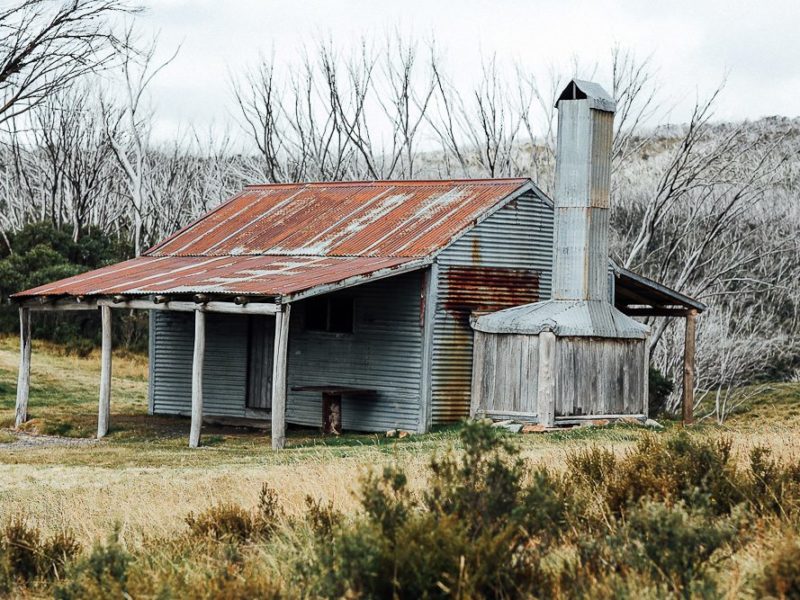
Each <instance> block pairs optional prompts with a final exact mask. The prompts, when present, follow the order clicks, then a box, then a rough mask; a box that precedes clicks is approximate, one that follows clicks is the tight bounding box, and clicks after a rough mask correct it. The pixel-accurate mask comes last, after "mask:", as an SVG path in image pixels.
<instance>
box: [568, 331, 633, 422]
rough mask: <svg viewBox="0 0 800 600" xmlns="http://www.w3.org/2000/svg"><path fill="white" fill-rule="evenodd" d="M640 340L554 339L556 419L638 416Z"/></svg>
mask: <svg viewBox="0 0 800 600" xmlns="http://www.w3.org/2000/svg"><path fill="white" fill-rule="evenodd" d="M645 352H646V349H645V343H644V342H643V341H642V340H612V339H597V338H558V340H557V342H556V389H557V391H556V399H557V400H556V416H578V415H617V414H626V415H630V414H642V413H644V412H645V398H644V397H643V396H644V395H643V390H644V389H645V387H644V378H646V377H647V373H646V372H644V365H645V361H644V353H645Z"/></svg>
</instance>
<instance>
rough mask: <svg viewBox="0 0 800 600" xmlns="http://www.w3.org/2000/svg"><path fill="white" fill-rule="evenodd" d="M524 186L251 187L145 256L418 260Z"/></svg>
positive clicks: (517, 182)
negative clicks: (359, 257)
mask: <svg viewBox="0 0 800 600" xmlns="http://www.w3.org/2000/svg"><path fill="white" fill-rule="evenodd" d="M528 183H529V180H527V179H488V180H453V181H370V182H344V183H304V184H287V185H284V184H275V185H265V186H252V187H248V188H247V189H245V190H244V191H243V192H242V193H240V194H239V195H238V196H236V197H234V198H233V199H231V200H230V201H228V202H227V203H225V204H223V205H222V206H220V207H218V208H217V209H216V210H214V211H212V212H210V213H208V214H207V215H206V216H205V217H204V218H201V219H199V220H198V221H196V222H195V223H193V224H192V225H190V226H189V227H186V228H184V229H183V230H181V231H179V232H178V233H176V234H175V235H173V236H172V237H170V238H168V239H167V240H165V241H164V242H162V243H161V244H159V245H157V246H155V247H154V248H152V249H151V250H149V251H148V252H147V253H146V254H147V255H150V256H223V255H236V256H240V255H258V254H273V255H286V256H362V257H367V256H369V257H423V256H428V255H430V254H431V253H433V252H435V251H437V250H439V249H441V248H443V247H444V246H446V245H447V244H448V243H449V242H450V241H451V240H452V239H453V238H454V237H456V236H457V235H458V234H459V233H461V232H462V231H463V230H464V229H466V228H468V227H469V226H470V225H471V224H472V223H474V222H475V221H476V220H478V219H479V218H481V217H482V216H483V215H484V214H486V213H487V212H488V211H489V210H491V209H492V208H493V207H494V206H496V205H497V204H498V203H499V202H500V201H501V200H503V199H504V198H506V197H507V196H509V195H510V194H513V193H514V192H516V191H517V190H519V189H520V188H521V187H522V186H524V185H526V184H528Z"/></svg>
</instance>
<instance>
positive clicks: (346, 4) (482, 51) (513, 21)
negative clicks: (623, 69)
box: [139, 0, 800, 138]
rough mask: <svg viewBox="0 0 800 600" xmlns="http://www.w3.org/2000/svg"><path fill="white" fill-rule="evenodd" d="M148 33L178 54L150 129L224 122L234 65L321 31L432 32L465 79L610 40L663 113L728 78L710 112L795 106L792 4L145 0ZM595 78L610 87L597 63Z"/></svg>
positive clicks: (798, 94) (584, 56) (281, 54)
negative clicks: (643, 60)
mask: <svg viewBox="0 0 800 600" xmlns="http://www.w3.org/2000/svg"><path fill="white" fill-rule="evenodd" d="M145 4H146V6H147V7H148V10H147V12H146V13H145V14H144V15H143V16H141V17H140V19H139V20H140V21H141V25H142V29H143V30H144V31H151V30H152V31H158V32H160V38H159V49H160V54H161V55H163V56H166V55H168V54H169V53H171V52H172V51H174V49H175V48H176V47H177V46H178V45H180V46H181V49H180V52H179V54H178V57H177V58H176V59H175V61H174V62H173V63H171V64H170V65H169V66H168V67H167V68H166V69H165V70H164V71H163V72H162V73H161V74H160V75H159V77H158V79H157V80H156V81H155V82H154V85H153V87H152V100H153V103H154V106H155V110H156V118H157V127H156V135H157V137H159V138H165V137H170V136H172V135H174V134H175V132H176V131H177V130H180V129H186V128H187V127H189V126H192V127H195V128H197V129H199V130H201V131H203V130H207V129H208V128H209V127H210V126H212V125H213V126H216V127H220V126H222V127H224V126H226V125H228V124H230V123H231V115H232V98H231V93H230V75H229V73H234V74H235V73H237V72H242V71H243V70H244V68H245V67H246V66H248V65H251V64H252V63H254V62H255V61H256V60H257V59H258V56H259V53H261V54H267V55H269V54H270V53H271V52H272V51H273V50H274V52H275V55H276V56H277V57H278V58H279V59H286V60H294V59H296V58H297V56H298V54H299V52H300V50H301V49H302V47H303V45H306V46H313V45H314V43H315V40H316V39H318V38H319V37H320V36H321V37H326V36H329V37H331V38H332V39H333V41H334V43H335V44H337V45H341V46H347V44H348V43H351V42H352V40H355V39H358V38H359V37H361V36H364V35H366V36H369V37H372V38H374V39H380V37H381V35H382V34H384V33H385V32H387V31H392V30H394V29H399V30H400V31H402V32H404V34H406V35H408V36H410V37H415V38H418V39H420V40H423V41H424V40H426V39H428V38H429V37H431V35H434V36H435V37H436V40H437V45H438V46H439V48H440V50H441V51H442V52H443V54H444V56H445V59H446V63H447V65H448V70H449V72H450V73H452V74H453V76H454V78H455V79H456V80H457V81H462V82H469V81H470V80H471V79H472V78H474V77H476V76H477V74H478V71H479V70H480V59H481V55H483V56H487V55H491V54H493V53H494V54H496V55H497V58H498V60H499V61H502V62H504V63H507V64H512V63H513V62H515V61H516V62H518V63H520V64H521V65H523V66H524V67H525V68H526V69H529V70H530V71H531V72H533V73H534V74H536V75H537V76H538V77H540V78H546V77H547V74H548V72H549V71H550V69H551V68H553V67H555V68H556V69H560V70H561V71H564V72H569V65H570V64H571V63H572V61H573V60H574V59H576V58H577V59H578V61H579V62H580V64H587V65H588V64H593V63H595V62H598V63H600V64H601V65H602V64H608V62H609V61H608V56H609V53H610V48H611V47H612V46H613V45H614V44H619V45H620V46H622V47H623V48H628V49H630V50H632V51H634V52H635V54H636V55H637V56H638V57H647V56H651V61H652V64H653V66H654V67H656V69H657V77H658V80H659V82H660V83H661V87H662V90H663V93H662V97H663V99H664V100H665V101H666V103H667V105H669V106H673V107H674V108H673V110H672V112H671V115H670V120H671V121H682V120H685V119H686V116H687V112H688V110H689V108H690V106H691V104H692V103H693V101H694V99H695V98H696V96H697V95H698V94H700V95H701V96H702V95H704V94H706V93H708V92H710V91H711V90H713V88H715V87H716V86H717V85H718V84H719V83H720V82H721V81H722V79H723V78H724V77H726V76H727V85H726V88H725V91H724V93H723V96H722V98H721V99H720V101H719V104H718V108H717V112H716V118H717V119H718V120H733V119H744V118H748V119H756V118H759V117H762V116H767V115H784V116H790V117H796V116H798V115H800V36H798V33H797V30H798V26H800V1H799V0H661V1H659V2H653V1H650V0H616V1H609V2H600V1H597V0H595V1H583V2H581V1H579V0H549V1H547V2H543V1H539V0H528V1H524V0H496V1H494V2H491V1H480V0H458V1H448V2H445V1H442V0H400V1H397V0H393V1H391V2H390V1H386V0H350V1H345V0H150V1H149V2H145ZM597 78H598V81H599V82H600V83H602V84H603V85H605V86H607V87H610V85H609V82H608V81H606V80H605V79H604V74H603V73H602V72H600V73H598V77H597Z"/></svg>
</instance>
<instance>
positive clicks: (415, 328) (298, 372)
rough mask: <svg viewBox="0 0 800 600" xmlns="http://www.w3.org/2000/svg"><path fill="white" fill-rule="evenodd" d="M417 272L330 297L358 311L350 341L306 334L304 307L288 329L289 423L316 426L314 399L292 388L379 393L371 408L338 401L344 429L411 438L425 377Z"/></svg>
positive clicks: (317, 401) (318, 412) (297, 308)
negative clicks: (396, 432)
mask: <svg viewBox="0 0 800 600" xmlns="http://www.w3.org/2000/svg"><path fill="white" fill-rule="evenodd" d="M422 284H423V276H422V272H421V271H417V272H414V273H409V274H406V275H399V276H397V277H390V278H388V279H383V280H380V281H375V282H372V283H366V284H362V285H360V286H358V287H354V288H350V289H349V290H343V291H341V292H335V293H336V294H339V295H350V296H352V297H353V298H354V303H355V321H354V333H353V334H352V335H351V334H331V333H320V332H314V331H306V330H305V326H304V319H305V304H306V303H305V302H304V301H302V300H300V301H298V302H296V303H295V304H294V305H293V308H292V321H291V324H290V326H289V374H288V378H289V393H288V400H287V405H286V415H287V417H286V418H287V420H288V421H289V422H291V423H298V424H302V425H310V426H320V425H321V421H322V406H321V403H322V400H321V396H320V394H319V393H312V392H297V391H293V390H292V389H291V388H292V387H293V386H301V385H302V386H305V385H327V384H331V385H347V386H355V387H363V388H369V389H375V390H377V392H378V393H377V398H375V399H374V400H367V399H358V398H348V397H347V396H345V397H344V398H343V399H342V426H343V427H344V428H345V429H351V430H360V431H386V430H388V429H392V428H399V429H407V430H412V431H413V430H415V429H416V428H417V422H418V419H419V403H420V373H421V371H422V322H421V292H422Z"/></svg>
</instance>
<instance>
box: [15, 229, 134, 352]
mask: <svg viewBox="0 0 800 600" xmlns="http://www.w3.org/2000/svg"><path fill="white" fill-rule="evenodd" d="M82 233H83V234H82V235H81V236H80V237H79V238H78V240H77V241H76V240H74V239H73V238H72V237H71V236H70V235H69V233H67V232H65V231H62V230H60V229H58V228H57V227H56V226H55V225H54V224H53V223H51V222H47V221H45V222H36V223H29V224H28V225H25V226H24V227H23V228H22V229H20V230H19V231H16V232H11V233H9V234H8V235H7V238H6V244H5V245H0V332H2V333H16V332H18V331H19V316H18V313H17V307H16V306H15V305H13V304H10V303H9V296H10V295H11V294H13V293H15V292H19V291H22V290H25V289H29V288H32V287H36V286H39V285H43V284H45V283H49V282H51V281H55V280H57V279H62V278H64V277H71V276H72V275H77V274H79V273H83V272H85V271H88V270H90V269H96V268H98V267H103V266H105V265H108V264H111V263H114V262H118V261H120V260H125V259H126V258H130V256H131V254H132V248H131V247H130V246H129V245H128V244H126V243H125V242H123V241H121V240H120V238H118V237H116V236H112V235H109V234H107V233H103V232H102V231H100V230H98V229H92V230H89V231H86V232H82ZM146 317H147V315H146V314H136V313H133V314H129V315H120V318H119V319H118V320H117V323H116V324H115V325H116V326H115V327H114V330H113V331H114V336H115V340H114V341H115V342H116V344H118V345H119V346H123V347H125V348H127V349H129V350H134V351H136V350H138V351H141V350H143V349H144V348H146V347H147V318H146ZM31 326H32V328H33V335H34V336H35V337H37V338H39V339H46V340H50V341H53V342H57V343H59V344H63V345H64V346H65V348H66V349H67V351H70V352H77V353H78V354H86V353H88V352H90V351H91V350H92V349H93V348H95V347H96V346H97V345H98V344H99V341H100V320H99V318H98V316H97V314H95V313H94V312H91V313H87V314H84V313H81V312H73V313H39V314H37V315H36V318H35V319H33V320H32V323H31Z"/></svg>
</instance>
